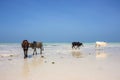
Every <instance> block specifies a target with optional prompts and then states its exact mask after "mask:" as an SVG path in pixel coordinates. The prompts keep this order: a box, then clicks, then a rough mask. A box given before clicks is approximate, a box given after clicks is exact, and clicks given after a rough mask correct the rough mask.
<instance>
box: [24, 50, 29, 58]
mask: <svg viewBox="0 0 120 80" xmlns="http://www.w3.org/2000/svg"><path fill="white" fill-rule="evenodd" d="M27 57H28V56H27V50H24V58H27Z"/></svg>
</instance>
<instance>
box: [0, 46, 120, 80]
mask: <svg viewBox="0 0 120 80" xmlns="http://www.w3.org/2000/svg"><path fill="white" fill-rule="evenodd" d="M4 46H8V47H9V49H5V47H4ZM11 46H12V47H11ZM44 48H45V50H44V51H43V54H42V55H40V54H38V55H34V56H33V55H32V49H29V52H28V53H29V57H28V58H27V59H24V58H23V51H22V48H21V47H20V44H17V45H16V44H15V45H10V44H9V45H6V44H5V45H1V46H0V49H1V50H0V54H2V55H0V80H120V45H119V44H117V45H116V44H110V45H108V46H107V47H106V48H105V49H98V50H95V48H94V44H91V45H88V44H85V46H84V47H82V48H81V49H80V50H72V49H71V45H70V44H55V45H51V44H47V45H46V46H45V47H44ZM9 50H10V51H9ZM5 51H6V52H5ZM38 52H39V50H38ZM3 53H4V55H3ZM7 53H9V55H8V56H7V55H5V54H7ZM12 54H14V55H12Z"/></svg>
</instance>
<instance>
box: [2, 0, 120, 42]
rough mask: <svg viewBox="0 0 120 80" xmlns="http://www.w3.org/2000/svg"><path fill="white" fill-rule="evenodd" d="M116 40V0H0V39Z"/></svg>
mask: <svg viewBox="0 0 120 80" xmlns="http://www.w3.org/2000/svg"><path fill="white" fill-rule="evenodd" d="M24 39H27V40H29V41H33V40H36V41H43V42H71V41H82V42H94V41H108V42H116V41H117V42H120V0H0V42H21V41H22V40H24Z"/></svg>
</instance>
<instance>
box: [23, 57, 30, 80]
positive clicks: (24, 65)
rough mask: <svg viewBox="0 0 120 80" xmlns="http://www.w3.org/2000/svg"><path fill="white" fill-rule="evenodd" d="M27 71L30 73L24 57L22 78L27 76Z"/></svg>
mask: <svg viewBox="0 0 120 80" xmlns="http://www.w3.org/2000/svg"><path fill="white" fill-rule="evenodd" d="M29 73H30V69H29V65H28V61H27V59H25V60H24V64H23V76H24V78H27V77H28V76H29Z"/></svg>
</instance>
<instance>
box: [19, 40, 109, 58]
mask: <svg viewBox="0 0 120 80" xmlns="http://www.w3.org/2000/svg"><path fill="white" fill-rule="evenodd" d="M106 45H107V43H106V42H96V44H95V47H96V48H99V47H105V46H106ZM21 46H22V48H23V51H24V58H27V57H28V55H27V53H28V48H32V49H34V50H33V55H34V54H37V50H36V48H39V49H40V54H42V51H43V50H44V48H43V44H42V42H36V41H33V42H32V43H29V42H28V40H23V41H22V43H21ZM81 46H83V43H81V42H72V49H80V47H81Z"/></svg>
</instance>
